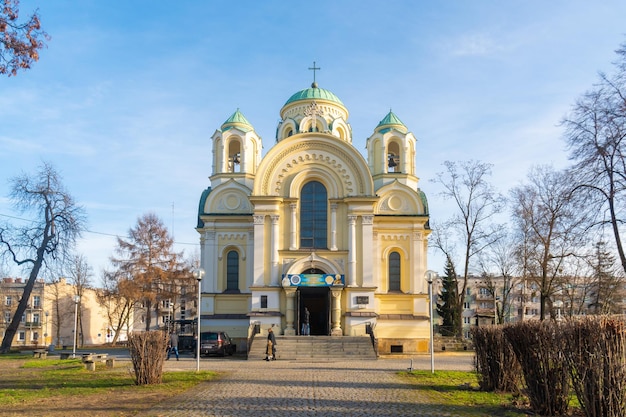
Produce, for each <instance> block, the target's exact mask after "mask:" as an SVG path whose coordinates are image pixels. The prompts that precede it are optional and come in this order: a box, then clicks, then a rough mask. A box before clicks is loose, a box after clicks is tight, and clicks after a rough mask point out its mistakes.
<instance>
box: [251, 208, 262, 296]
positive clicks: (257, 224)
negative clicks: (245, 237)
mask: <svg viewBox="0 0 626 417" xmlns="http://www.w3.org/2000/svg"><path fill="white" fill-rule="evenodd" d="M253 219H254V271H253V274H254V276H253V282H254V286H255V287H262V286H264V285H265V215H257V214H255V215H254V217H253Z"/></svg>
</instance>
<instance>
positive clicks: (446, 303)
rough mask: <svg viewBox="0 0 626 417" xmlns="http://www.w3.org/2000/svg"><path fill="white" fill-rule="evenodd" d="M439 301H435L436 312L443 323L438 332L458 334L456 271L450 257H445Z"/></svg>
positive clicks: (449, 334)
mask: <svg viewBox="0 0 626 417" xmlns="http://www.w3.org/2000/svg"><path fill="white" fill-rule="evenodd" d="M439 299H440V300H441V303H439V302H438V303H437V313H438V314H439V317H441V318H442V319H443V323H442V325H441V327H440V333H441V335H442V336H460V335H459V334H457V329H459V328H460V327H461V326H459V322H460V321H461V317H460V316H459V309H458V308H457V304H458V302H459V297H458V281H457V275H456V271H455V269H454V263H453V262H452V260H451V259H450V258H447V259H446V266H445V272H444V276H443V278H442V288H441V294H440V295H439Z"/></svg>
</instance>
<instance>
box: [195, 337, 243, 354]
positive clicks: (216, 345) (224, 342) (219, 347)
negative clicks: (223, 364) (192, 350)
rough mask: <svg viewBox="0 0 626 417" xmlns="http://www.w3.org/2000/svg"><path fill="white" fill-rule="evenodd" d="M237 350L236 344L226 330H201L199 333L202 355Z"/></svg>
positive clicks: (232, 352)
mask: <svg viewBox="0 0 626 417" xmlns="http://www.w3.org/2000/svg"><path fill="white" fill-rule="evenodd" d="M236 351H237V345H235V344H234V343H233V341H232V340H231V338H230V337H229V336H228V334H227V333H226V332H202V333H200V356H202V355H206V356H208V355H219V356H224V355H229V356H231V355H232V354H234V353H235V352H236Z"/></svg>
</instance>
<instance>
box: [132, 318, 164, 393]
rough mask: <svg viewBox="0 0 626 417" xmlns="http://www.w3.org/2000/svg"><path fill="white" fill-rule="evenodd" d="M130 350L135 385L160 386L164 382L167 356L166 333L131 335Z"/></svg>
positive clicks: (152, 332) (153, 332)
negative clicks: (164, 364)
mask: <svg viewBox="0 0 626 417" xmlns="http://www.w3.org/2000/svg"><path fill="white" fill-rule="evenodd" d="M128 348H129V350H130V357H131V360H132V362H133V367H134V368H135V384H137V385H149V384H160V383H161V382H162V381H163V361H165V356H166V354H167V335H166V334H165V332H162V331H160V330H157V331H151V332H135V333H131V334H130V336H129V338H128Z"/></svg>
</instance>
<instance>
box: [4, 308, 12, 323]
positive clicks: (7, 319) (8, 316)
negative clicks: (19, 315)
mask: <svg viewBox="0 0 626 417" xmlns="http://www.w3.org/2000/svg"><path fill="white" fill-rule="evenodd" d="M10 321H11V312H10V311H5V312H4V322H5V323H9V322H10Z"/></svg>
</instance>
